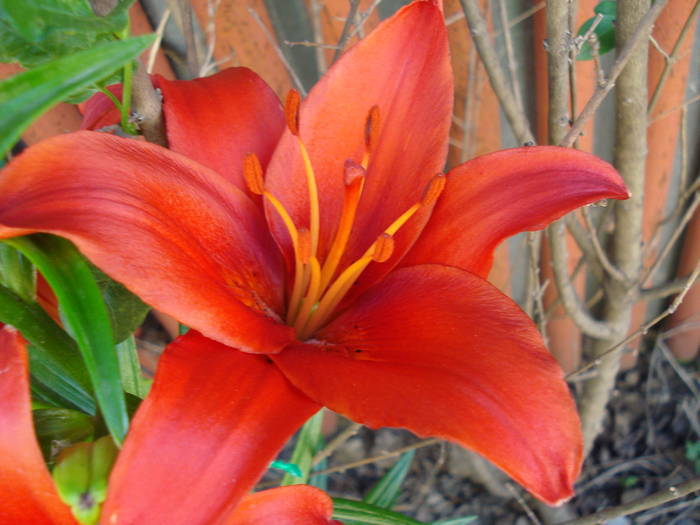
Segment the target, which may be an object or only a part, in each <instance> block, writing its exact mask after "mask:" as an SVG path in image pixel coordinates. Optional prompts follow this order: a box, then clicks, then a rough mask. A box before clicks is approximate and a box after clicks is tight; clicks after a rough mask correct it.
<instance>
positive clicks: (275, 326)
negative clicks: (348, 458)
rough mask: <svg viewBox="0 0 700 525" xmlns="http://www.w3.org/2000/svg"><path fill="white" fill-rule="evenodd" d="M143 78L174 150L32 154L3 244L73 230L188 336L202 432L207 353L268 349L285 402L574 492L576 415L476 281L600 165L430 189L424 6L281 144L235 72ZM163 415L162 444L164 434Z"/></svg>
mask: <svg viewBox="0 0 700 525" xmlns="http://www.w3.org/2000/svg"><path fill="white" fill-rule="evenodd" d="M157 82H158V85H159V87H160V88H161V90H162V93H163V97H164V111H165V117H166V127H167V134H168V139H169V143H170V148H171V150H172V151H168V150H165V149H163V148H160V147H158V146H154V145H152V144H145V143H141V142H138V141H133V140H124V139H120V138H117V137H113V136H109V135H105V134H100V133H94V132H89V131H84V132H79V133H75V134H71V135H65V136H61V137H56V138H54V139H51V140H48V141H46V142H44V143H42V144H40V145H38V146H35V147H33V148H30V149H29V150H28V151H27V152H25V153H24V154H22V155H20V156H19V157H18V158H16V159H15V160H14V161H13V162H12V163H11V164H10V165H9V166H8V167H7V168H6V169H5V170H4V171H5V173H4V176H3V177H2V180H0V237H10V236H14V235H22V234H26V233H30V232H34V231H45V232H50V233H54V234H57V235H62V236H64V237H67V238H69V239H70V240H72V241H73V242H74V243H75V244H76V245H77V246H78V247H79V248H80V250H81V251H82V252H83V253H84V254H85V255H86V256H87V257H89V258H90V259H91V260H92V261H93V262H94V263H95V264H97V265H98V266H99V267H101V268H102V269H103V270H104V271H105V272H107V273H108V274H110V275H111V276H112V277H113V278H114V279H116V280H118V281H121V282H122V283H124V284H125V285H126V286H127V287H129V288H130V289H131V290H132V291H134V292H135V293H137V294H138V295H140V296H141V297H142V298H143V299H144V300H145V301H146V302H148V303H150V304H151V305H153V306H154V307H156V308H159V309H160V310H162V311H164V312H166V313H169V314H170V315H172V316H174V317H175V318H177V319H178V320H180V321H181V322H183V323H185V324H187V325H188V326H191V327H192V328H194V329H195V330H197V331H199V332H201V333H202V334H204V335H199V334H198V333H196V332H193V333H191V334H190V335H188V336H187V337H186V338H185V339H183V342H182V343H181V344H182V345H185V344H187V345H193V346H196V347H197V348H198V349H199V351H200V353H199V354H196V353H194V352H192V353H191V354H188V357H187V359H190V360H192V361H196V362H198V364H201V366H207V365H208V366H209V368H210V369H211V371H212V374H213V375H214V377H212V378H211V379H209V380H208V381H206V388H204V389H202V388H200V386H199V384H198V383H197V384H195V383H192V384H191V387H190V388H189V389H188V390H187V395H189V396H191V399H192V402H193V403H196V404H197V406H199V407H200V410H199V411H198V412H196V413H195V412H194V411H193V412H192V413H188V414H186V416H187V417H193V418H198V419H199V420H200V421H201V424H202V425H205V426H206V425H207V424H208V423H207V421H209V420H210V418H209V415H208V412H207V409H206V408H205V407H207V406H210V404H211V402H209V401H207V400H206V396H209V395H211V393H212V392H213V391H215V390H216V389H221V390H222V391H227V392H228V391H229V389H232V387H233V386H232V384H231V381H229V380H227V378H226V374H225V373H224V374H222V373H221V371H220V370H219V369H218V368H217V363H216V362H215V360H213V359H212V361H211V363H207V360H208V358H207V357H206V356H207V355H208V354H209V352H212V353H213V354H216V353H217V352H220V351H221V350H220V349H221V345H220V343H223V344H225V345H228V346H230V347H232V348H237V349H238V350H241V351H243V352H247V353H257V354H267V356H268V357H269V359H271V360H272V361H273V362H274V364H275V365H276V371H275V373H278V372H281V373H282V374H283V376H284V377H285V378H286V380H288V381H289V382H291V384H293V385H294V387H295V388H296V389H298V390H299V393H298V394H297V395H300V396H306V397H308V399H309V400H314V402H317V403H321V404H323V405H326V406H328V407H330V408H331V409H332V410H335V411H337V412H340V413H342V414H344V415H347V416H348V417H350V418H352V419H354V420H355V421H358V422H361V423H363V424H366V425H369V426H372V427H376V426H380V425H386V426H397V427H405V428H408V429H411V430H412V431H414V432H416V433H417V434H419V435H431V436H438V437H442V438H445V439H448V440H451V441H453V442H456V443H459V444H461V445H463V446H465V447H468V448H470V449H472V450H475V451H477V452H478V453H480V454H482V455H484V456H485V457H487V458H488V459H490V460H491V461H493V462H494V463H496V464H497V465H498V466H499V467H501V468H502V469H503V470H505V471H506V472H508V473H509V474H510V475H511V476H513V478H515V479H516V480H517V481H518V482H520V483H521V484H522V485H523V486H525V488H527V489H528V490H529V491H531V492H532V493H533V494H535V495H536V496H537V497H539V498H541V499H543V500H544V501H546V502H549V503H556V502H558V501H561V500H562V499H566V498H568V497H570V496H571V494H572V485H573V482H574V480H575V478H576V476H577V475H578V473H579V470H580V464H581V436H580V429H579V422H578V416H577V413H576V409H575V406H574V403H573V401H572V399H571V396H570V394H569V391H568V389H567V386H566V384H565V383H564V381H563V380H562V375H561V372H560V370H559V368H558V367H557V365H556V364H555V362H554V360H553V359H552V358H551V357H550V355H549V353H548V352H547V350H546V348H545V347H544V346H543V343H542V340H541V339H540V336H539V334H538V332H537V330H536V328H535V326H534V325H533V323H532V322H531V321H530V319H529V318H528V317H527V316H526V315H525V314H524V313H523V312H522V311H521V310H520V309H519V308H518V307H517V306H516V305H515V304H514V303H513V302H512V301H511V300H510V299H509V298H507V297H505V296H504V295H502V294H501V293H500V292H498V291H497V290H496V289H495V288H494V287H493V286H491V285H490V284H489V283H488V282H487V281H486V280H485V278H486V277H487V274H488V271H489V268H490V266H491V260H492V253H493V250H494V248H495V247H496V246H497V245H498V244H499V243H500V242H501V241H502V240H503V239H505V238H506V237H508V236H510V235H513V234H515V233H517V232H520V231H524V230H532V229H538V228H542V227H543V226H544V225H546V224H547V223H549V222H550V221H552V220H554V219H556V218H558V217H560V216H561V215H563V214H565V213H566V212H568V211H570V210H572V209H574V208H576V207H578V206H582V205H584V204H587V203H590V202H593V201H596V200H599V199H602V198H626V197H627V191H626V189H625V187H624V184H623V182H622V180H621V179H620V177H619V176H618V174H617V173H616V172H615V170H614V169H613V168H612V167H611V166H610V165H609V164H607V163H605V162H603V161H601V160H599V159H597V158H595V157H593V156H591V155H588V154H585V153H581V152H578V151H575V150H570V149H562V148H555V147H528V148H517V149H512V150H504V151H500V152H497V153H493V154H490V155H484V156H482V157H478V158H475V159H473V160H471V161H469V162H467V163H465V164H463V165H461V166H458V167H457V168H455V169H453V170H452V171H451V172H450V173H448V174H447V176H442V175H440V174H439V172H440V170H441V169H442V168H443V165H444V162H445V157H446V150H447V136H448V131H449V127H450V122H451V115H452V96H453V90H452V73H451V70H450V64H449V57H448V45H447V36H446V30H445V25H444V21H443V18H442V13H441V11H440V10H439V8H438V6H437V4H436V3H434V2H432V1H418V2H414V3H413V4H411V5H409V6H407V7H405V8H404V9H402V10H400V11H399V12H398V13H397V14H396V15H395V16H393V17H392V18H391V19H389V20H387V21H385V22H384V23H383V24H382V25H381V26H380V27H379V28H378V29H377V30H376V31H374V32H373V33H372V34H371V35H369V36H368V37H367V38H366V39H364V40H363V41H362V42H360V43H359V44H357V45H356V46H355V47H353V48H352V49H351V50H350V51H348V52H347V53H346V54H345V55H344V56H343V57H342V58H341V59H340V60H339V61H338V62H337V63H336V64H335V65H334V66H333V67H332V68H331V69H330V70H329V72H328V73H327V74H326V75H325V76H324V77H323V78H322V79H321V80H320V81H319V83H318V84H317V85H316V86H315V87H314V89H313V90H312V91H311V93H310V94H309V96H308V98H307V99H306V100H305V101H304V102H303V103H301V108H300V110H299V109H298V108H297V107H296V103H297V100H296V99H295V97H294V96H292V97H290V98H289V99H288V104H287V110H286V116H287V123H288V125H287V129H286V130H284V122H285V117H284V112H283V111H282V108H281V106H280V104H279V102H278V100H277V98H276V97H275V96H274V94H273V93H272V91H271V90H270V89H269V88H268V87H267V86H266V85H265V84H264V82H263V81H262V80H261V79H260V78H259V77H257V76H256V75H255V74H253V73H252V72H250V71H248V70H246V69H230V70H226V71H223V72H221V73H219V74H217V75H214V76H212V77H209V78H204V79H198V80H194V81H191V82H182V81H176V82H169V81H166V80H164V79H159V80H158V81H157ZM494 118H497V117H494ZM244 164H245V166H246V168H245V169H244V168H243V166H244ZM263 168H264V169H265V172H264V175H263V173H262V171H263ZM436 174H437V175H436ZM257 194H262V197H260V196H259V195H257ZM336 262H337V264H336ZM214 341H218V342H219V343H215V342H214ZM231 354H237V355H238V354H239V352H234V351H231ZM184 358H185V357H184V356H183V359H184ZM199 361H201V363H199ZM249 362H251V363H252V362H253V361H245V363H249ZM239 366H249V365H247V364H246V365H244V364H241V365H239ZM251 366H252V365H251ZM219 376H220V377H219ZM217 377H218V378H219V379H218V381H219V382H215V381H216V380H217V379H216V378H217ZM290 388H291V387H290ZM301 393H303V394H301ZM251 394H252V393H251ZM231 395H232V396H237V395H239V394H238V393H235V392H233V393H232V394H231ZM264 395H265V394H264V392H260V393H259V396H260V397H263V396H264ZM232 399H233V397H232ZM232 402H233V401H232ZM309 402H310V403H311V401H309ZM160 416H161V417H162V418H163V419H164V420H165V421H161V422H160V423H159V424H160V425H161V426H162V428H163V434H162V436H163V439H164V440H165V439H167V435H168V433H167V432H166V429H172V428H174V427H177V424H178V422H177V421H175V420H173V421H169V420H168V418H170V417H171V416H168V414H167V413H163V414H160ZM139 417H140V414H139ZM178 417H179V416H178ZM183 417H184V416H183ZM153 418H154V421H156V420H158V417H157V415H154V416H153ZM137 419H138V417H137ZM130 439H131V442H132V443H133V442H135V441H136V440H135V438H132V437H131V436H130ZM183 439H187V440H188V442H193V443H195V444H196V436H194V437H191V438H185V436H183ZM159 442H160V441H159ZM152 447H155V445H150V444H149V445H143V444H142V445H140V446H139V447H138V448H136V446H135V445H134V448H133V449H132V450H131V452H130V453H132V454H134V455H135V456H143V457H146V458H148V457H149V456H150V455H151V454H153V453H154V452H153V451H154V450H155V448H152ZM126 449H129V443H128V442H127V446H126ZM126 449H125V450H126ZM166 477H167V476H166ZM151 485H153V487H150V488H149V490H153V491H160V490H162V485H160V484H158V483H156V482H155V481H154V482H152V483H151ZM149 486H150V485H149ZM125 490H126V489H125ZM143 490H146V487H145V485H144V486H140V487H139V488H138V489H136V488H134V489H133V492H134V493H137V492H141V491H143ZM166 521H167V520H166Z"/></svg>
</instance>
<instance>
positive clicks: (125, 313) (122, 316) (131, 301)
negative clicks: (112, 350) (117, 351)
mask: <svg viewBox="0 0 700 525" xmlns="http://www.w3.org/2000/svg"><path fill="white" fill-rule="evenodd" d="M90 267H91V269H92V273H93V275H94V276H95V280H96V281H97V285H98V286H99V287H100V290H102V297H103V298H104V300H105V305H106V306H107V311H108V312H109V318H110V320H111V321H112V330H113V332H114V342H115V343H120V342H122V341H124V340H125V339H127V338H128V337H129V336H130V335H131V334H132V333H133V332H134V330H136V328H138V327H139V326H141V323H143V320H144V318H145V317H146V314H147V313H148V311H149V310H150V308H151V307H150V306H148V305H147V304H146V303H144V302H143V301H142V300H141V299H139V298H138V297H137V296H136V295H134V294H133V293H131V292H130V291H129V290H127V289H126V287H125V286H124V285H123V284H121V283H118V282H116V281H114V280H112V279H111V278H110V277H109V276H108V275H107V274H105V273H104V272H103V271H101V270H100V269H99V268H97V267H95V266H93V265H90Z"/></svg>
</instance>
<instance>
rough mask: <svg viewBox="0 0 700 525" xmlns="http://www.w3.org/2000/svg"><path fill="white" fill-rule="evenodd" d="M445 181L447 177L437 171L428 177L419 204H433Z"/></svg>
mask: <svg viewBox="0 0 700 525" xmlns="http://www.w3.org/2000/svg"><path fill="white" fill-rule="evenodd" d="M446 183H447V179H446V178H445V174H444V173H438V174H437V175H435V176H434V177H433V178H432V179H430V182H429V183H428V185H427V186H426V187H425V190H424V191H423V197H422V198H421V200H420V203H421V206H430V205H431V204H433V203H434V202H435V201H436V200H437V198H438V197H439V196H440V194H441V193H442V190H444V189H445V184H446Z"/></svg>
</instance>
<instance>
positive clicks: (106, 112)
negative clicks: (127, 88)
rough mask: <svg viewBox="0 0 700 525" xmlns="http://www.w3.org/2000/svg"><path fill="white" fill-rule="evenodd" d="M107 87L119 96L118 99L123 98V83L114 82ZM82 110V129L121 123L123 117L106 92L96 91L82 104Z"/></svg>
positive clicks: (95, 128) (93, 128)
mask: <svg viewBox="0 0 700 525" xmlns="http://www.w3.org/2000/svg"><path fill="white" fill-rule="evenodd" d="M107 89H108V90H109V91H110V92H111V93H112V94H113V95H114V96H115V97H117V99H119V100H121V99H122V92H123V91H124V90H123V88H122V85H121V84H112V85H111V86H107ZM80 111H82V113H83V123H82V124H81V126H80V129H92V130H97V129H101V128H104V127H106V126H112V125H114V124H119V122H120V121H121V119H122V115H121V113H120V112H119V109H117V107H116V106H115V105H114V102H113V101H112V99H110V98H109V97H108V96H107V95H105V94H104V93H95V94H94V95H93V96H91V97H90V98H89V99H88V100H87V101H86V102H84V103H83V104H81V105H80Z"/></svg>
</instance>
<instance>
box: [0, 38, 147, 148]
mask: <svg viewBox="0 0 700 525" xmlns="http://www.w3.org/2000/svg"><path fill="white" fill-rule="evenodd" d="M153 38H154V35H145V36H140V37H135V38H130V39H128V40H124V41H123V42H111V43H108V44H102V45H99V46H96V47H94V48H92V49H88V50H86V51H80V52H79V53H75V54H74V55H71V56H67V57H64V58H60V59H57V60H55V61H53V62H50V63H47V64H44V65H42V66H39V67H37V68H36V69H32V70H31V71H26V72H24V73H20V74H19V75H15V76H14V77H11V78H8V79H7V80H4V81H2V82H0V115H2V119H1V120H0V156H3V155H5V153H6V152H7V151H8V150H9V149H10V148H11V147H12V145H13V144H14V143H15V142H17V140H18V139H19V137H20V135H21V134H22V132H23V131H24V130H25V129H26V128H27V127H28V126H29V125H30V124H31V123H32V121H33V120H34V119H36V118H37V117H38V116H39V115H41V114H42V113H43V112H45V111H46V110H48V109H49V108H50V107H51V106H53V105H54V104H56V103H58V102H60V101H61V100H63V99H65V98H66V97H67V96H68V95H70V94H71V93H74V92H75V91H77V90H78V89H81V88H83V87H85V86H87V85H89V84H92V83H94V82H97V81H100V80H101V79H103V78H104V77H106V76H107V75H109V74H110V73H111V72H113V71H114V70H115V69H117V68H119V67H120V66H121V65H123V64H124V63H125V62H127V61H129V60H131V59H132V58H134V57H135V56H136V55H138V54H139V53H140V52H141V51H142V50H144V49H145V48H146V47H147V46H148V45H149V44H150V43H151V42H152V41H153Z"/></svg>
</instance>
